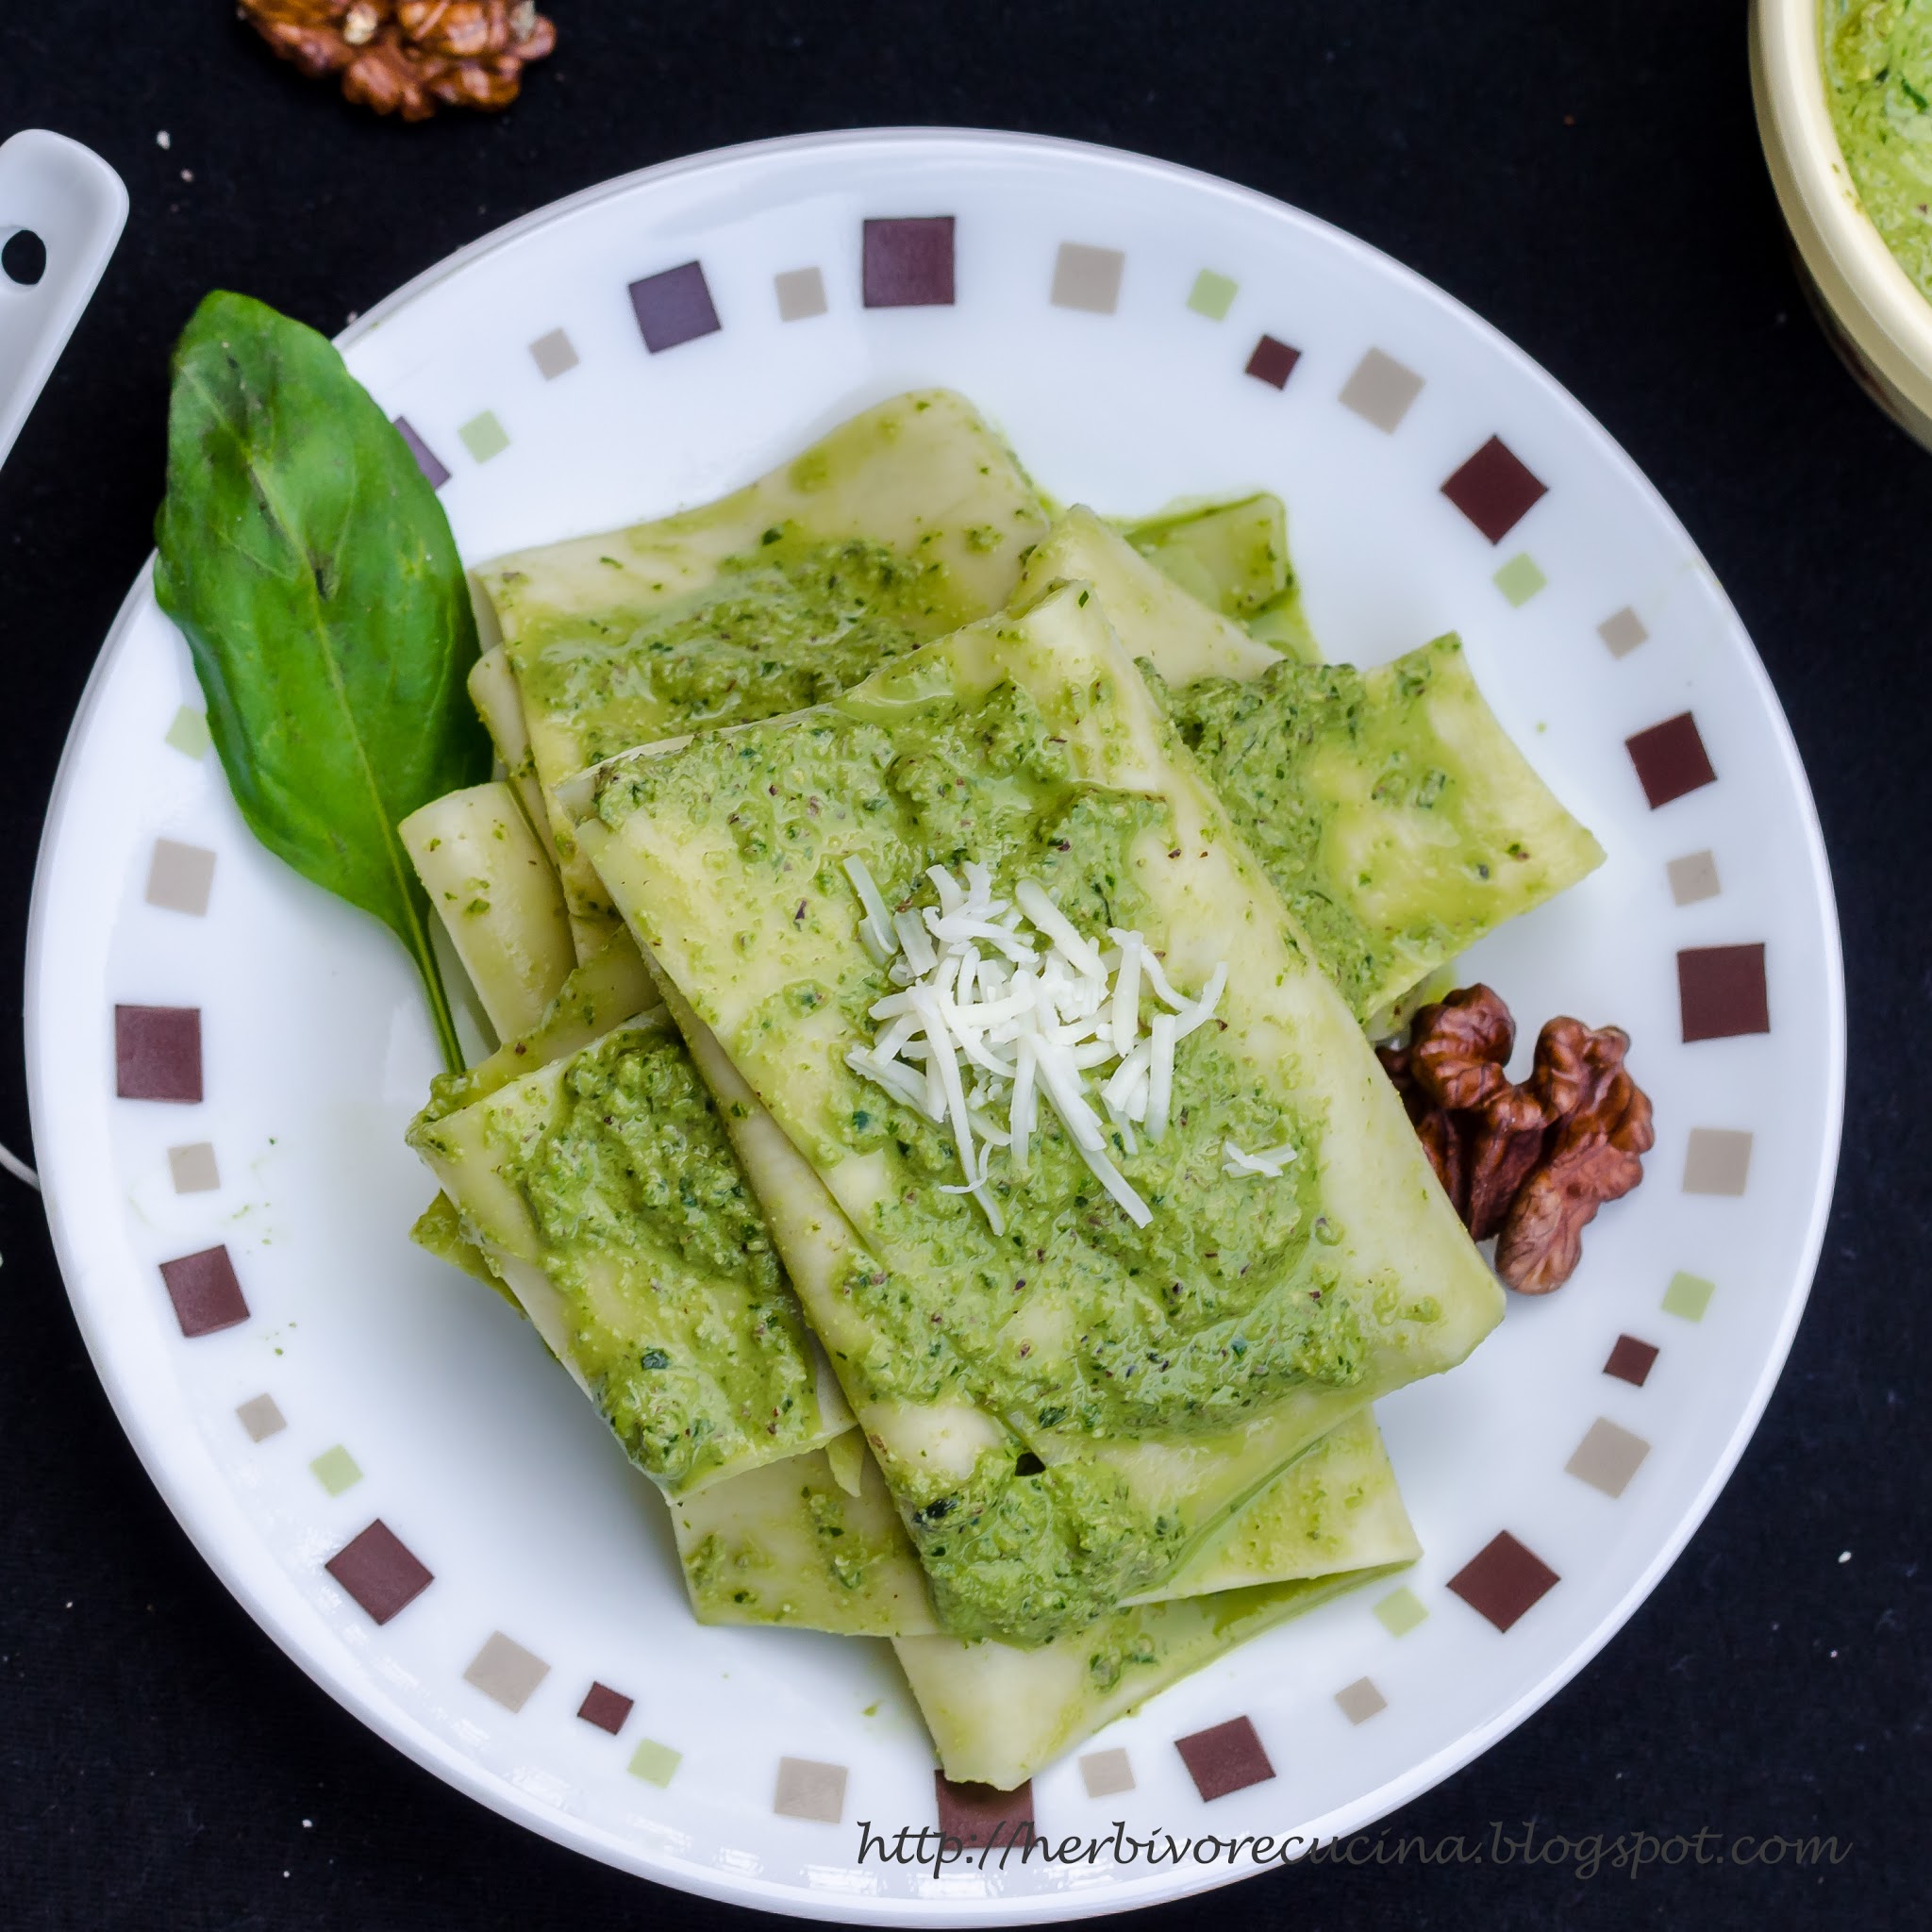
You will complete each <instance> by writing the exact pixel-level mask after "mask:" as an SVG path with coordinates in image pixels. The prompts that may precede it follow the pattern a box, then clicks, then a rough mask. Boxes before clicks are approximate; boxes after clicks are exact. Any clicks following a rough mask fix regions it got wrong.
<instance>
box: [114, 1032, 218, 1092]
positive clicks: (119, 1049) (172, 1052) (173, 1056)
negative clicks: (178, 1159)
mask: <svg viewBox="0 0 1932 1932" xmlns="http://www.w3.org/2000/svg"><path fill="white" fill-rule="evenodd" d="M114 1091H115V1092H116V1093H118V1094H119V1095H120V1096H121V1098H122V1099H123V1100H174V1101H180V1102H182V1103H183V1104H185V1105H188V1106H192V1105H193V1104H194V1103H195V1102H197V1101H198V1100H200V1098H201V1008H199V1007H116V1008H114Z"/></svg>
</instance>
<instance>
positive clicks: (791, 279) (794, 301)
mask: <svg viewBox="0 0 1932 1932" xmlns="http://www.w3.org/2000/svg"><path fill="white" fill-rule="evenodd" d="M772 286H773V288H774V289H775V290H776V291H778V320H779V321H780V322H804V321H806V320H808V318H809V317H811V316H814V315H823V314H824V312H825V278H824V275H822V274H820V272H819V271H818V270H817V269H815V268H788V269H787V270H786V271H785V273H784V274H783V275H774V276H773V277H772Z"/></svg>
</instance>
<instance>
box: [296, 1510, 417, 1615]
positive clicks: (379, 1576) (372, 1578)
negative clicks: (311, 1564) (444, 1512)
mask: <svg viewBox="0 0 1932 1932" xmlns="http://www.w3.org/2000/svg"><path fill="white" fill-rule="evenodd" d="M323 1567H324V1569H325V1570H326V1571H327V1572H328V1574H330V1575H331V1576H333V1577H334V1578H335V1580H336V1581H337V1582H338V1583H340V1584H341V1586H342V1588H343V1589H344V1590H346V1591H348V1592H349V1594H350V1595H351V1596H352V1597H354V1598H355V1599H356V1601H357V1602H358V1604H360V1605H361V1606H362V1607H363V1608H364V1609H365V1610H367V1611H368V1612H369V1614H370V1616H371V1617H372V1618H374V1619H375V1622H376V1623H378V1624H387V1623H388V1622H389V1620H390V1619H391V1617H393V1616H394V1615H395V1614H396V1612H397V1611H398V1610H400V1609H403V1608H406V1607H408V1605H410V1604H412V1603H414V1602H415V1601H416V1599H417V1598H418V1597H419V1596H421V1595H422V1594H423V1592H424V1591H425V1590H427V1589H428V1588H429V1586H430V1585H431V1584H432V1583H434V1582H435V1581H436V1578H435V1576H434V1575H433V1574H431V1573H430V1571H429V1570H428V1569H427V1568H426V1567H425V1565H424V1564H422V1563H421V1562H419V1561H418V1560H417V1559H416V1557H415V1555H414V1554H413V1552H411V1551H410V1550H409V1549H408V1546H407V1545H406V1544H405V1543H404V1542H403V1541H402V1540H401V1539H400V1538H399V1537H398V1536H397V1535H396V1533H395V1531H394V1530H392V1529H391V1527H390V1526H389V1524H386V1523H385V1522H384V1521H383V1520H382V1518H381V1517H379V1516H378V1517H377V1518H376V1519H375V1522H374V1523H372V1524H370V1525H369V1527H368V1528H367V1529H365V1530H364V1531H363V1532H362V1533H361V1535H360V1536H354V1537H351V1538H350V1539H349V1541H347V1542H345V1543H344V1544H343V1545H342V1546H341V1549H339V1550H338V1551H337V1552H336V1553H335V1555H334V1556H333V1557H330V1558H329V1559H328V1561H327V1562H326V1563H325V1564H324V1565H323Z"/></svg>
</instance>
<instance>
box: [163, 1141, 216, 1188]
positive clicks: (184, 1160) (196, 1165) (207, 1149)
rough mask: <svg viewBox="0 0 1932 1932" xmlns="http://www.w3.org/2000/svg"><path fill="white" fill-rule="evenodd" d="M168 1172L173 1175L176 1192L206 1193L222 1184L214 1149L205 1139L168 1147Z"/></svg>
mask: <svg viewBox="0 0 1932 1932" xmlns="http://www.w3.org/2000/svg"><path fill="white" fill-rule="evenodd" d="M168 1172H169V1174H171V1175H173V1177H174V1181H175V1192H176V1193H177V1194H208V1193H212V1192H213V1191H215V1189H217V1188H218V1187H220V1186H221V1184H222V1171H221V1169H220V1168H219V1167H218V1166H216V1164H215V1150H214V1148H213V1147H212V1146H211V1145H209V1143H208V1141H193V1142H192V1143H191V1144H190V1145H188V1146H186V1147H170V1148H169V1149H168Z"/></svg>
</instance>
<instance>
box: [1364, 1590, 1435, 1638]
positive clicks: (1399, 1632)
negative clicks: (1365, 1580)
mask: <svg viewBox="0 0 1932 1932" xmlns="http://www.w3.org/2000/svg"><path fill="white" fill-rule="evenodd" d="M1428 1614H1429V1613H1428V1611H1427V1610H1426V1609H1424V1607H1423V1600H1422V1598H1421V1597H1419V1596H1417V1595H1416V1593H1415V1591H1412V1590H1410V1589H1408V1588H1407V1586H1405V1587H1404V1588H1403V1589H1401V1590H1391V1591H1390V1592H1389V1594H1388V1595H1387V1596H1385V1597H1384V1598H1383V1599H1382V1601H1381V1602H1380V1603H1378V1604H1377V1605H1376V1606H1375V1621H1376V1622H1377V1623H1378V1624H1381V1626H1382V1627H1383V1629H1385V1630H1386V1631H1388V1633H1389V1634H1390V1636H1391V1637H1407V1635H1408V1633H1409V1632H1410V1631H1411V1630H1413V1629H1414V1628H1415V1626H1416V1625H1417V1624H1420V1623H1422V1622H1424V1619H1426V1618H1427V1616H1428Z"/></svg>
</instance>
